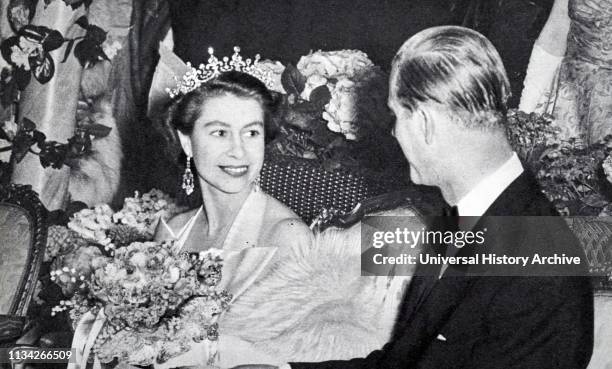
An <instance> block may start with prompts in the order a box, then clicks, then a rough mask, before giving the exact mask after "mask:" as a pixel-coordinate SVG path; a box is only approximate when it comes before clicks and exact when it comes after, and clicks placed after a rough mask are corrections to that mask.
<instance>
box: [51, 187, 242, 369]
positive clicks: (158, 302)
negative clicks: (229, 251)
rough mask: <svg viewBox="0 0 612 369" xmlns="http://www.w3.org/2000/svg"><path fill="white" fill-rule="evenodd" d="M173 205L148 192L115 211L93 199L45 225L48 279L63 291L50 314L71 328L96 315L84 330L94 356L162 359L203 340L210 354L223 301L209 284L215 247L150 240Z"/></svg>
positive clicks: (141, 361) (216, 260)
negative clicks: (95, 323)
mask: <svg viewBox="0 0 612 369" xmlns="http://www.w3.org/2000/svg"><path fill="white" fill-rule="evenodd" d="M181 210H182V209H181V208H179V207H178V206H176V205H175V203H174V201H173V200H172V199H171V198H170V197H168V196H167V195H165V194H164V193H162V192H160V191H158V190H152V191H151V192H148V193H145V194H143V195H142V196H140V195H139V194H138V193H136V195H135V196H134V197H131V198H126V199H125V203H124V206H123V208H122V209H121V210H119V211H118V212H113V210H112V209H111V208H110V207H109V206H108V205H104V204H103V205H98V206H95V207H93V208H91V209H89V208H88V209H83V210H80V211H78V212H76V213H75V214H74V215H73V216H72V217H71V219H70V221H69V222H68V224H67V226H52V227H50V230H49V241H48V243H49V247H48V249H49V251H48V255H47V258H48V259H49V260H52V270H51V272H50V274H51V280H52V281H54V282H55V283H56V284H57V285H59V286H60V287H61V288H62V292H63V293H64V295H65V296H66V299H65V300H62V301H61V302H60V304H59V305H58V306H55V307H54V308H53V309H52V313H51V314H52V315H55V314H57V313H59V312H63V311H68V312H69V316H70V319H71V321H72V324H73V327H74V328H75V332H78V331H79V329H78V327H79V325H80V324H82V323H83V322H84V321H86V320H87V319H89V320H91V319H92V318H94V317H98V318H103V320H104V324H103V325H102V326H101V327H99V329H98V330H97V331H96V330H92V331H90V332H89V335H93V336H95V341H94V342H95V343H94V345H93V347H92V353H93V354H94V355H95V356H94V357H95V358H97V359H98V360H100V361H101V362H104V363H107V362H110V361H113V360H114V359H115V358H118V359H119V360H120V361H122V362H126V363H129V364H133V365H149V364H153V363H155V362H164V361H167V360H168V359H170V358H172V357H174V356H177V355H179V354H181V353H183V352H186V351H188V350H189V349H190V344H191V343H192V342H200V341H203V340H206V342H208V343H210V346H211V350H210V352H209V353H210V355H211V358H212V357H213V356H214V344H213V343H214V342H215V341H216V339H217V337H218V330H217V324H216V319H217V317H218V316H219V314H220V313H221V312H223V311H224V310H225V309H227V307H228V304H229V301H230V300H231V295H230V294H229V293H227V292H226V291H224V290H222V289H220V288H218V287H217V284H218V282H219V281H220V279H221V267H222V259H221V257H220V251H219V250H216V249H213V250H209V251H207V252H203V253H200V254H199V255H189V254H187V253H185V252H181V251H180V250H178V249H177V248H176V247H174V244H173V242H162V243H158V242H152V241H151V240H152V238H153V235H154V231H155V228H156V225H157V223H158V221H159V218H160V217H161V216H164V217H166V216H172V215H173V214H175V213H177V212H179V211H181ZM85 339H86V337H81V338H80V340H85ZM75 341H77V338H75ZM84 354H85V359H87V356H89V355H88V353H87V352H85V353H84Z"/></svg>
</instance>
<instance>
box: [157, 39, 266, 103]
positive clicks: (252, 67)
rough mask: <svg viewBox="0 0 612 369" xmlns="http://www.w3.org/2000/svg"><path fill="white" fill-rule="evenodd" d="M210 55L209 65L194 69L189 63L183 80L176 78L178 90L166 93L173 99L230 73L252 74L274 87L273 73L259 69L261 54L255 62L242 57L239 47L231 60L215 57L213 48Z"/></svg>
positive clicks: (209, 51) (235, 48)
mask: <svg viewBox="0 0 612 369" xmlns="http://www.w3.org/2000/svg"><path fill="white" fill-rule="evenodd" d="M208 54H209V55H210V57H209V58H208V63H206V64H200V66H199V67H198V68H197V69H196V68H193V67H192V66H191V63H187V66H188V67H189V68H191V70H190V71H188V72H187V73H185V75H184V76H183V78H180V79H179V78H177V77H174V80H175V81H176V84H177V86H176V88H173V89H170V88H166V92H167V93H168V94H169V95H170V97H171V98H174V97H176V96H179V95H181V94H187V93H189V92H191V91H193V90H195V89H196V88H198V87H200V86H201V85H202V83H206V82H208V81H210V80H211V79H213V78H215V77H217V76H218V75H220V74H221V73H224V72H230V71H237V72H242V73H247V74H250V75H251V76H253V77H255V78H257V79H259V80H260V81H261V82H263V83H264V84H265V85H266V87H268V88H272V87H274V82H273V80H272V73H271V72H270V71H269V70H265V69H263V68H260V67H259V59H260V56H259V54H257V55H255V59H253V60H251V59H246V60H244V59H242V56H241V55H240V48H239V47H238V46H234V55H232V58H231V59H230V58H228V57H227V56H226V57H224V58H223V59H222V60H220V59H219V58H217V57H216V56H215V55H214V49H213V48H212V47H209V48H208Z"/></svg>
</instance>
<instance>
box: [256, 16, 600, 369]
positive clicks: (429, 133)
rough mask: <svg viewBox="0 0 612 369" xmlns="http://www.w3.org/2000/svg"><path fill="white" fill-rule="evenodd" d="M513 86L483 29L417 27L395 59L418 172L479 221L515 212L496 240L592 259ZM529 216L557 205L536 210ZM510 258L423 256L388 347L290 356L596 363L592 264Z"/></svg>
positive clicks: (345, 364)
mask: <svg viewBox="0 0 612 369" xmlns="http://www.w3.org/2000/svg"><path fill="white" fill-rule="evenodd" d="M509 91H510V87H509V84H508V79H507V76H506V73H505V70H504V67H503V64H502V62H501V59H500V57H499V55H498V53H497V52H496V50H495V49H494V47H493V46H492V45H491V43H490V42H489V41H488V40H487V39H486V38H485V37H484V36H482V35H481V34H479V33H477V32H475V31H472V30H469V29H467V28H462V27H454V26H444V27H435V28H430V29H427V30H425V31H422V32H420V33H418V34H417V35H415V36H413V37H412V38H410V39H409V40H408V41H407V42H406V43H405V44H404V45H403V46H402V47H401V49H400V50H399V52H398V53H397V55H396V56H395V58H394V60H393V65H392V73H391V78H390V90H389V107H390V108H391V110H392V111H393V113H394V114H395V116H396V125H395V129H394V134H395V137H396V138H397V140H398V141H399V143H400V145H401V147H402V150H403V152H404V154H405V156H406V158H407V159H408V161H409V162H410V166H411V171H410V172H411V179H412V181H413V182H415V183H417V184H424V185H433V186H437V187H439V188H440V189H441V191H442V194H443V196H444V198H445V200H446V201H447V202H448V203H449V204H453V205H455V206H456V207H457V211H458V213H459V215H460V216H474V217H479V218H480V219H479V220H478V221H477V223H476V225H475V228H478V229H484V230H486V225H487V224H488V225H491V224H493V225H495V221H494V219H495V218H490V217H491V216H500V215H503V216H514V217H505V218H507V219H505V221H504V222H503V223H502V224H501V225H502V227H497V228H495V227H494V228H492V229H489V233H488V234H487V236H486V237H487V239H488V242H487V245H486V247H487V250H489V251H491V250H495V251H497V252H500V253H506V254H508V255H519V254H523V255H525V254H530V253H531V254H532V256H533V254H535V253H538V252H541V253H542V254H550V253H551V252H553V251H554V252H558V253H559V254H561V253H564V254H566V255H568V256H578V257H579V258H580V257H582V258H581V260H583V262H584V260H586V259H585V258H584V256H583V254H582V252H581V250H580V249H579V247H578V246H577V242H576V239H575V238H574V237H573V235H572V234H571V232H570V230H569V229H568V228H567V226H566V225H565V223H564V222H563V220H562V219H561V218H559V217H552V216H554V215H556V212H555V210H554V209H553V207H552V205H551V204H550V203H549V202H548V201H547V200H546V198H545V197H544V196H543V195H542V193H541V191H540V190H539V187H538V186H537V184H536V182H535V180H534V178H533V176H532V175H531V174H530V173H528V172H527V171H526V170H525V169H524V168H523V166H522V165H521V162H520V161H519V160H518V158H517V156H516V153H514V152H513V150H512V148H511V147H510V145H509V144H508V141H507V139H506V136H505V128H504V122H505V119H504V116H505V113H506V102H507V99H508V97H509ZM521 216H548V217H540V219H542V221H537V222H535V221H533V219H534V218H526V217H521ZM497 225H498V226H499V224H497ZM470 228H472V225H470ZM467 252H469V251H467V249H462V250H461V251H459V254H461V253H467ZM501 270H503V272H501V273H502V274H504V273H508V274H504V275H515V276H505V277H502V276H499V273H495V270H493V269H487V268H484V270H483V269H482V268H480V269H479V268H477V267H475V268H470V267H468V268H462V267H456V266H453V265H451V266H449V267H448V268H446V267H443V268H440V267H439V266H438V267H437V268H436V267H432V266H423V267H422V268H421V272H423V271H427V272H426V273H420V274H428V273H429V275H430V276H429V277H428V276H423V277H415V278H413V282H412V284H411V286H410V288H409V289H408V291H407V293H406V295H405V296H404V300H403V303H402V307H401V308H400V313H399V317H398V319H397V321H396V325H395V328H394V334H393V337H392V339H391V341H390V342H389V343H387V344H386V345H385V346H384V347H383V348H382V349H380V350H377V351H374V352H372V353H371V354H370V355H368V356H367V357H365V358H358V359H353V360H348V361H328V362H323V363H291V364H290V367H291V368H293V369H310V368H316V369H324V368H329V369H332V368H333V369H344V368H346V369H349V368H368V369H370V368H371V369H374V368H394V369H395V368H397V369H400V368H431V369H443V368H471V369H474V368H476V369H477V368H483V369H485V368H487V369H489V368H496V369H503V368H567V369H579V368H585V367H586V366H587V365H588V362H589V359H590V356H591V352H592V345H593V296H592V291H591V289H590V284H589V281H588V279H587V278H586V277H579V276H577V275H580V274H582V273H585V268H584V265H582V266H576V267H568V268H567V269H563V268H559V267H544V268H541V269H538V268H526V269H520V268H518V267H517V268H514V269H513V268H506V269H501ZM517 271H518V276H516V274H513V273H512V272H517ZM432 272H433V275H434V276H435V277H434V276H431V273H432ZM539 272H543V273H544V274H546V275H554V276H552V277H543V276H539V275H538V274H537V273H539ZM521 273H524V275H522V274H521ZM563 275H570V276H563ZM264 367H265V366H264Z"/></svg>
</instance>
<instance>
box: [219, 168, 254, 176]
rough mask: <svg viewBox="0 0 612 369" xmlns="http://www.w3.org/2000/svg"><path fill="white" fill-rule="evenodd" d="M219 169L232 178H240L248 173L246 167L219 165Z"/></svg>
mask: <svg viewBox="0 0 612 369" xmlns="http://www.w3.org/2000/svg"><path fill="white" fill-rule="evenodd" d="M219 168H221V170H222V171H224V172H225V173H227V174H229V175H230V176H232V177H242V176H245V175H246V174H247V173H248V172H249V166H248V165H219Z"/></svg>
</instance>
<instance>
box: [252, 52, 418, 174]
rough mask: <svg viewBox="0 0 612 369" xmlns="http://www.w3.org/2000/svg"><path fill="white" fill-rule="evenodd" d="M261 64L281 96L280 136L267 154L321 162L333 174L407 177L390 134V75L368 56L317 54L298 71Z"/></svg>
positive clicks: (308, 57) (306, 59)
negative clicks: (339, 171)
mask: <svg viewBox="0 0 612 369" xmlns="http://www.w3.org/2000/svg"><path fill="white" fill-rule="evenodd" d="M262 65H263V67H264V68H265V69H266V70H267V71H269V72H270V73H271V75H272V79H273V81H274V84H275V86H274V87H273V90H275V91H277V92H279V93H281V94H283V95H282V97H283V99H282V100H283V104H282V108H281V109H280V114H278V116H277V119H276V121H277V122H276V124H277V131H279V132H280V134H279V135H277V138H276V139H275V140H274V141H273V142H272V143H271V144H270V145H269V146H268V151H269V152H271V153H276V154H281V155H290V156H297V157H302V158H307V159H314V160H318V161H320V162H321V164H322V165H323V166H324V167H325V168H327V169H329V170H335V169H340V168H345V169H349V170H351V171H354V172H362V171H366V172H368V173H370V172H377V173H378V172H379V171H380V170H381V168H389V170H388V171H389V173H393V174H395V175H397V174H398V173H405V171H403V170H402V169H407V168H406V166H405V163H403V162H402V163H398V162H397V159H396V158H398V157H400V158H401V157H402V156H401V153H400V152H399V147H398V146H397V144H396V142H395V140H394V139H393V137H392V136H391V134H390V132H391V123H392V117H391V114H389V112H388V110H387V107H386V99H387V76H386V75H385V73H384V72H383V71H382V70H381V69H380V68H379V67H378V66H376V65H374V63H372V61H371V60H370V59H369V58H368V56H367V55H366V54H365V53H363V52H361V51H359V50H338V51H327V52H325V51H317V52H313V53H310V54H309V55H306V56H303V57H302V58H301V59H300V60H299V62H298V63H297V66H293V65H291V64H289V65H287V66H283V65H282V64H280V63H279V62H270V61H268V62H263V64H262V63H260V67H262ZM383 163H384V164H385V165H382V164H383ZM394 164H395V165H396V166H395V167H393V165H394Z"/></svg>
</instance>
